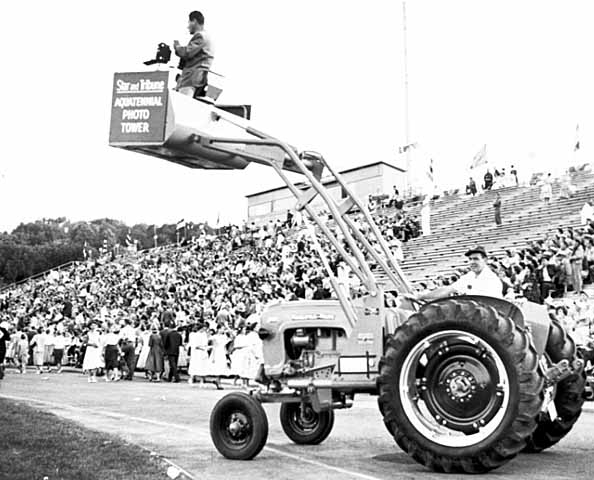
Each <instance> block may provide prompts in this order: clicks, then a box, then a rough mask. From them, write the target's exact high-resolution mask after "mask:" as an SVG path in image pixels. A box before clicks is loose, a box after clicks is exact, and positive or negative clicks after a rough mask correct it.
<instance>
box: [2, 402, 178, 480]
mask: <svg viewBox="0 0 594 480" xmlns="http://www.w3.org/2000/svg"><path fill="white" fill-rule="evenodd" d="M45 477H47V479H48V480H61V479H64V480H95V479H96V480H100V479H101V480H107V479H126V480H131V479H138V480H140V479H148V480H153V479H155V480H156V479H166V478H168V477H167V475H166V473H165V469H164V468H163V467H162V466H161V464H160V462H159V460H158V459H157V458H156V457H154V456H151V455H150V454H149V452H147V451H145V450H143V449H141V448H139V447H137V446H135V445H132V444H129V443H126V442H123V441H122V440H120V439H118V438H116V437H113V436H109V435H106V434H103V433H99V432H96V431H93V430H88V429H85V428H83V427H81V426H79V425H77V424H76V423H74V422H70V421H67V420H63V419H61V418H59V417H57V416H56V415H53V414H51V413H45V412H41V411H38V410H35V409H33V408H31V407H29V406H27V405H24V404H21V403H14V402H11V401H7V400H4V399H1V398H0V479H7V480H8V479H10V480H21V479H22V480H37V479H39V480H43V479H44V478H45Z"/></svg>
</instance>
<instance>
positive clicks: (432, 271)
mask: <svg viewBox="0 0 594 480" xmlns="http://www.w3.org/2000/svg"><path fill="white" fill-rule="evenodd" d="M572 184H573V185H574V186H575V187H576V188H577V190H576V192H575V194H574V195H573V196H572V197H571V198H569V199H560V198H558V193H559V188H560V185H559V182H558V181H556V182H555V183H554V184H553V199H552V200H551V202H550V204H549V205H545V204H544V202H543V201H542V200H541V199H540V188H539V187H525V186H520V187H507V188H502V189H498V190H492V191H488V192H485V193H483V194H482V195H477V196H476V197H472V196H467V195H461V194H458V195H450V196H444V197H441V198H440V199H438V200H437V201H435V202H434V203H433V204H432V211H431V225H432V233H431V235H429V236H424V237H419V238H416V239H413V240H411V241H409V242H407V243H406V244H404V256H405V261H404V262H403V264H402V267H403V269H404V271H405V272H406V274H407V275H408V277H409V278H410V279H411V280H412V281H413V282H414V283H418V282H420V281H423V280H426V279H435V278H436V277H438V276H440V275H446V274H448V275H449V274H451V273H452V272H453V270H455V269H456V268H459V267H462V266H464V264H465V261H464V252H465V251H466V250H467V249H468V247H470V246H473V245H477V244H480V245H483V246H484V247H485V248H486V249H487V250H488V251H489V253H490V254H491V255H496V256H499V255H501V254H503V253H504V252H505V250H506V249H510V248H511V249H520V248H524V247H526V246H527V245H528V242H530V241H533V240H538V239H540V238H542V237H543V236H544V235H545V234H546V233H547V232H549V231H551V230H555V229H557V228H560V227H569V226H574V227H575V226H578V225H579V223H580V209H581V208H582V206H583V204H584V202H585V201H586V200H590V199H592V198H594V174H593V173H592V172H590V171H586V172H576V173H574V174H573V175H572ZM497 193H499V194H500V195H501V201H502V208H501V216H502V222H503V224H502V225H500V226H496V225H495V221H494V209H493V202H494V200H495V196H496V194H497ZM413 213H414V211H413ZM380 279H381V278H380ZM381 280H384V279H381Z"/></svg>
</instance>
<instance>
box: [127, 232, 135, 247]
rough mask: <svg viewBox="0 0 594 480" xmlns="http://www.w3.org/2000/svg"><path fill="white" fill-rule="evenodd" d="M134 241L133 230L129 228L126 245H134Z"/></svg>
mask: <svg viewBox="0 0 594 480" xmlns="http://www.w3.org/2000/svg"><path fill="white" fill-rule="evenodd" d="M133 244H134V242H133V241H132V235H131V231H130V230H128V234H127V235H126V245H127V246H128V247H130V246H131V245H133Z"/></svg>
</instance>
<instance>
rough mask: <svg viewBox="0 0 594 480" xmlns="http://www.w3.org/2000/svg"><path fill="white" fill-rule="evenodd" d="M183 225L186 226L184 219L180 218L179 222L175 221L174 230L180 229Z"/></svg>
mask: <svg viewBox="0 0 594 480" xmlns="http://www.w3.org/2000/svg"><path fill="white" fill-rule="evenodd" d="M185 226H186V221H185V220H184V219H183V218H182V219H181V220H180V221H179V222H177V225H176V227H175V229H176V230H181V229H182V228H184V227H185Z"/></svg>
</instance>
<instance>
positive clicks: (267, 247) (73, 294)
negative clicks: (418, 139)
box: [0, 218, 393, 381]
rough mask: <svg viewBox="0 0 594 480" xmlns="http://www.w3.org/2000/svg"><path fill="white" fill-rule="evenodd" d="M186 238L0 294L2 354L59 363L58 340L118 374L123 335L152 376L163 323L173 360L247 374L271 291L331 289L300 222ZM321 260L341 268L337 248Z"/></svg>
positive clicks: (162, 345) (162, 350)
mask: <svg viewBox="0 0 594 480" xmlns="http://www.w3.org/2000/svg"><path fill="white" fill-rule="evenodd" d="M357 221H358V220H357V219H356V218H355V222H357ZM380 224H381V226H382V229H383V230H384V231H387V230H389V229H390V228H392V227H393V226H392V224H391V223H389V222H388V221H387V220H386V219H382V220H381V221H380ZM185 243H186V244H185V246H182V247H174V248H168V249H167V248H165V249H154V250H150V251H147V252H143V253H139V254H137V255H133V256H128V257H122V258H118V259H116V260H112V259H111V258H100V259H97V260H92V261H85V262H81V263H78V264H76V265H74V266H72V267H71V268H69V269H67V270H63V271H54V272H51V273H50V274H49V275H46V276H44V277H41V278H38V279H33V280H30V281H28V282H26V283H24V284H22V285H19V286H16V287H14V288H11V289H9V290H7V291H6V292H4V293H2V294H0V323H1V324H2V327H3V328H4V329H5V330H7V332H8V334H9V336H10V342H9V344H10V347H9V351H8V358H9V360H10V361H14V363H15V364H16V365H18V366H19V368H21V370H22V371H25V369H24V368H22V367H23V366H24V364H26V362H27V360H29V361H30V362H31V361H32V362H33V363H34V364H35V365H36V367H37V371H38V372H42V371H44V369H47V367H48V365H50V364H52V363H54V364H57V366H56V368H59V365H60V364H61V362H60V361H59V360H60V359H58V358H56V352H59V351H60V350H61V351H64V352H65V358H67V359H69V360H70V361H71V362H73V363H75V364H78V365H79V366H84V364H85V361H87V360H89V358H90V359H91V360H92V361H91V360H89V361H88V362H87V365H86V366H87V367H88V368H86V370H89V371H91V373H92V375H90V377H89V381H96V375H95V373H96V370H99V369H100V368H99V367H100V364H101V363H102V367H103V369H104V370H108V373H109V375H107V376H106V377H105V378H106V379H117V378H119V377H121V375H122V373H121V371H122V370H124V372H126V370H130V369H132V370H133V369H134V366H131V364H130V362H129V359H130V356H131V354H130V352H129V350H130V348H129V347H130V344H131V345H132V346H133V351H134V355H133V356H134V358H135V360H136V361H137V363H138V364H137V365H136V367H138V368H145V369H146V370H147V371H148V372H149V374H148V376H149V377H150V379H152V380H158V379H160V378H161V377H162V375H163V372H164V371H165V370H166V369H167V362H163V361H161V360H158V361H156V362H155V361H154V359H155V357H158V358H161V359H164V357H166V356H167V355H168V343H167V338H168V336H167V335H168V334H167V331H171V330H175V331H178V332H179V333H180V335H181V338H182V342H181V343H182V345H181V348H180V352H179V361H180V366H182V367H183V366H184V365H187V367H188V369H189V370H192V360H191V359H192V356H194V358H197V357H198V356H200V357H204V355H202V354H201V353H200V352H202V351H205V352H206V353H207V357H206V359H204V358H202V362H201V366H200V367H196V368H197V370H196V371H197V372H199V373H197V374H196V375H195V376H196V377H202V378H203V379H204V378H205V377H207V376H214V377H221V376H236V377H240V378H248V377H246V375H247V373H249V377H251V378H253V377H254V376H255V368H254V367H253V366H254V365H256V364H257V363H258V361H257V358H258V357H261V353H259V346H258V341H256V337H257V335H256V333H255V328H256V326H257V325H258V321H259V314H260V312H261V310H262V308H263V306H264V305H265V304H266V303H268V302H271V301H274V300H277V299H285V300H294V299H298V298H302V299H323V298H330V297H331V296H332V292H331V285H330V281H329V279H328V276H327V274H326V272H325V270H324V267H323V264H322V262H321V261H320V259H319V256H318V255H317V253H316V252H315V251H314V250H313V249H312V247H311V242H310V241H309V230H308V229H307V228H300V229H297V230H296V229H290V228H288V226H287V225H281V224H280V222H277V223H272V222H271V223H270V224H268V225H265V226H263V227H261V228H249V227H245V228H238V227H229V228H226V229H224V230H223V231H222V232H221V233H220V234H219V235H217V236H214V235H206V234H203V235H201V236H200V237H199V238H194V239H193V240H192V241H189V242H185ZM329 260H330V261H329V263H330V266H331V268H332V270H333V272H334V273H335V274H336V275H338V274H339V270H342V271H344V270H346V267H345V265H344V262H342V261H340V259H339V257H338V256H337V255H336V254H333V253H331V254H330V259H329ZM347 277H348V274H347ZM164 332H165V333H164ZM193 334H196V335H193ZM159 336H160V337H161V341H159V340H158V337H159ZM204 336H205V337H206V340H205V341H204ZM193 337H195V338H193ZM244 337H246V338H244ZM20 339H23V341H22V345H21V347H18V349H17V344H20V343H19V342H20ZM58 346H59V347H61V348H58ZM89 347H90V348H89ZM108 347H109V348H108ZM246 347H249V348H246ZM241 349H244V352H243V353H242V354H241V355H240V354H239V353H238V351H240V350H241ZM126 351H128V358H127V359H126V358H125V357H126ZM199 351H200V352H199ZM23 352H26V353H28V355H27V356H28V358H26V357H25V356H24V355H23ZM52 352H53V353H52ZM221 352H222V353H221ZM246 352H250V354H249V355H248V356H247V357H246V355H245V353H246ZM118 353H119V357H118ZM188 354H189V357H190V358H189V360H188V358H187V357H188ZM234 354H235V359H236V361H237V362H236V363H237V364H238V365H243V366H244V367H245V365H251V367H248V368H243V369H239V368H235V367H233V365H232V364H231V359H232V358H233V357H234ZM93 357H94V360H93ZM238 370H241V372H238ZM206 373H209V375H206ZM124 376H125V377H126V378H131V377H130V375H128V374H127V373H126V374H125V375H124ZM174 377H175V375H174ZM192 377H193V375H192ZM192 377H191V378H192ZM174 380H175V378H174Z"/></svg>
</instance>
